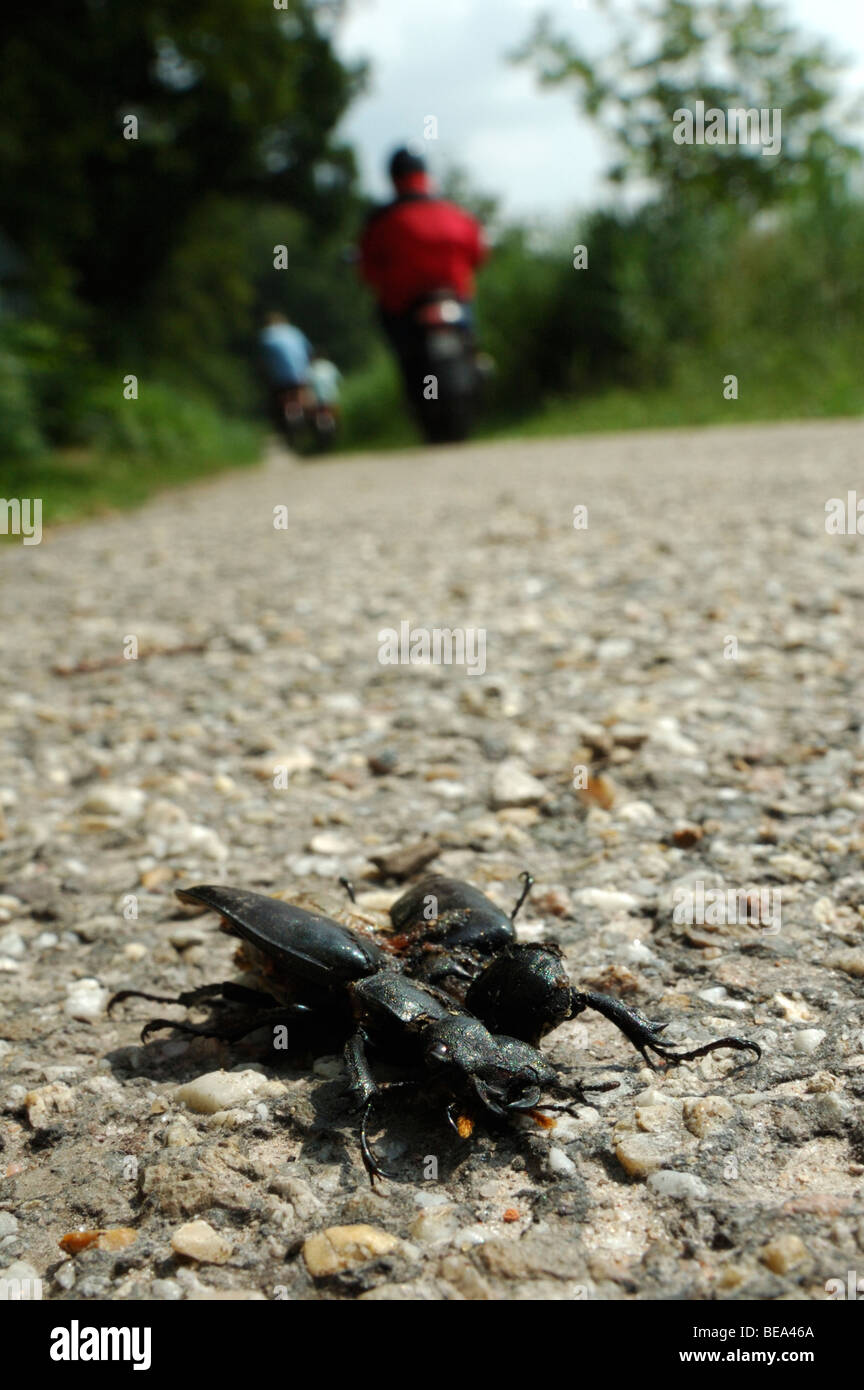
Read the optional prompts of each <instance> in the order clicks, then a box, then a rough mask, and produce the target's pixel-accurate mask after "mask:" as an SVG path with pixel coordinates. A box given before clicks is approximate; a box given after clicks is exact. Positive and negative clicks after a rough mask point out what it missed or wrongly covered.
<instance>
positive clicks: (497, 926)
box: [390, 874, 762, 1070]
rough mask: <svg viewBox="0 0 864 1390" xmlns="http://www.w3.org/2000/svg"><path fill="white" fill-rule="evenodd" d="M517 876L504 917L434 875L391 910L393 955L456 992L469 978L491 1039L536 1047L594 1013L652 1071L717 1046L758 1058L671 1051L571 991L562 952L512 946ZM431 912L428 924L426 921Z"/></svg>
mask: <svg viewBox="0 0 864 1390" xmlns="http://www.w3.org/2000/svg"><path fill="white" fill-rule="evenodd" d="M521 877H522V880H523V884H524V887H523V891H522V894H521V896H520V898H519V900H518V902H517V903H516V906H515V907H514V909H513V912H512V913H511V914H510V917H509V918H507V917H506V916H505V914H504V913H503V912H502V911H501V909H500V908H498V907H496V906H495V904H494V903H493V902H491V901H490V900H489V899H488V898H487V897H486V896H485V894H483V893H481V892H480V890H479V889H478V888H474V887H473V886H472V885H471V884H469V883H461V882H460V881H459V880H457V879H446V878H440V877H438V876H435V875H431V876H429V877H427V878H425V879H422V880H421V881H420V882H419V883H418V884H415V885H414V887H413V888H409V889H408V891H407V892H406V893H403V894H402V896H401V897H400V898H397V900H396V902H395V903H394V904H393V906H392V907H391V908H390V917H391V919H392V921H393V925H394V926H395V927H397V928H398V929H399V930H400V931H401V933H402V936H401V938H397V939H396V948H397V949H398V950H400V952H404V954H405V959H406V963H407V969H408V970H410V971H411V973H412V974H415V973H418V966H419V967H420V968H421V969H422V968H424V962H425V963H426V964H425V969H426V970H427V972H428V976H429V978H433V979H436V980H440V979H443V978H444V977H446V976H453V977H455V978H456V980H457V984H456V986H455V991H456V992H459V991H460V989H461V985H460V984H459V983H458V982H459V981H461V980H465V979H468V980H469V981H470V984H469V987H468V989H467V992H465V994H464V1000H465V1005H466V1008H467V1009H468V1010H469V1012H470V1013H472V1014H474V1015H475V1016H476V1017H477V1018H479V1019H480V1020H481V1021H482V1022H483V1023H484V1024H485V1025H486V1027H487V1028H488V1029H489V1030H490V1031H491V1032H493V1033H504V1034H506V1035H508V1036H510V1037H514V1038H520V1039H522V1041H523V1042H526V1043H531V1044H532V1045H534V1046H535V1047H536V1046H538V1045H539V1043H540V1040H541V1038H544V1037H545V1036H546V1034H547V1033H550V1032H552V1030H553V1029H554V1028H557V1027H558V1026H559V1024H561V1023H564V1022H566V1021H567V1020H568V1019H571V1018H576V1016H577V1015H578V1014H580V1013H582V1012H583V1010H584V1009H594V1010H596V1011H597V1012H598V1013H600V1014H602V1015H603V1017H604V1018H608V1019H609V1021H610V1023H614V1024H615V1026H616V1028H618V1029H620V1031H621V1032H622V1033H623V1034H624V1036H625V1037H626V1038H627V1039H628V1040H629V1041H630V1042H631V1043H632V1044H633V1046H634V1047H635V1048H636V1050H637V1052H639V1053H640V1054H641V1055H642V1057H643V1058H644V1059H645V1061H646V1062H647V1063H648V1066H649V1067H651V1068H652V1070H656V1068H655V1066H654V1063H653V1061H652V1060H651V1058H650V1057H649V1055H648V1049H649V1048H650V1050H651V1051H652V1052H655V1053H656V1054H657V1056H658V1057H660V1058H662V1059H663V1060H664V1061H665V1062H667V1063H669V1064H671V1065H675V1064H676V1063H678V1062H689V1061H692V1060H693V1059H695V1058H696V1057H704V1056H705V1055H706V1054H707V1053H709V1052H716V1051H717V1049H718V1048H720V1047H729V1048H734V1049H737V1050H739V1051H750V1052H753V1053H755V1060H756V1061H758V1059H759V1058H760V1057H761V1056H762V1049H761V1048H760V1046H759V1044H758V1043H753V1042H746V1041H745V1040H744V1039H743V1038H734V1037H724V1038H716V1039H715V1040H714V1041H712V1042H710V1043H706V1044H704V1045H703V1046H702V1047H697V1048H693V1049H692V1050H690V1051H685V1052H678V1051H675V1052H673V1051H672V1050H671V1049H670V1048H669V1047H667V1046H666V1045H665V1044H664V1042H663V1041H662V1039H661V1037H660V1034H661V1033H662V1032H664V1030H665V1029H666V1028H667V1027H668V1024H665V1023H655V1022H652V1020H651V1019H648V1018H646V1017H645V1015H644V1014H642V1013H640V1012H639V1010H638V1009H632V1008H628V1006H627V1005H626V1004H623V1003H622V1002H621V1000H620V999H616V998H614V997H613V996H612V995H608V994H596V993H594V992H593V991H590V990H578V989H574V988H573V987H572V985H571V984H570V980H569V978H568V976H567V971H566V969H565V968H564V962H563V956H562V952H561V948H560V947H559V946H556V945H543V944H539V943H537V944H534V943H532V944H525V945H519V944H517V943H516V941H515V936H516V933H515V929H514V927H513V925H512V924H513V920H514V918H515V916H516V913H517V912H518V911H519V908H520V907H521V906H522V904H523V902H524V901H525V899H526V897H527V896H528V893H529V892H530V889H531V885H532V884H533V882H534V880H533V879H532V878H531V876H530V874H522V875H521ZM430 911H431V912H432V913H433V917H432V918H431V920H430V919H429V918H427V916H426V914H427V913H429V912H430ZM489 956H491V957H492V959H491V960H489V959H488V957H489ZM448 988H450V986H448Z"/></svg>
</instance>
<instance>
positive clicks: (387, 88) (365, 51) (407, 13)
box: [337, 0, 864, 218]
mask: <svg viewBox="0 0 864 1390" xmlns="http://www.w3.org/2000/svg"><path fill="white" fill-rule="evenodd" d="M543 8H544V5H543V3H542V0H350V5H349V12H348V16H347V18H346V19H345V20H344V21H343V22H342V24H341V26H340V28H339V29H338V31H337V47H338V49H339V51H340V53H341V54H342V56H343V57H344V58H351V59H354V58H359V57H366V58H368V59H369V60H370V61H371V65H372V72H371V80H370V86H369V90H368V93H367V95H366V96H365V97H363V98H362V99H361V100H360V101H358V102H357V104H356V105H355V106H354V107H353V109H352V111H351V112H350V114H349V116H348V117H347V119H346V121H345V122H344V123H343V127H342V128H343V131H344V133H345V134H346V135H347V137H348V138H349V139H350V140H351V141H352V142H353V143H354V144H355V146H356V148H357V151H358V155H359V158H360V163H361V169H362V172H363V177H364V182H365V184H366V186H367V187H368V188H369V189H370V191H372V192H373V193H375V194H376V195H378V196H381V195H383V194H384V193H385V192H386V184H385V181H384V178H383V174H382V167H383V163H384V160H385V157H386V154H387V152H388V151H389V150H390V149H391V148H392V147H393V145H394V144H396V143H400V142H402V141H405V140H418V141H420V142H421V143H422V145H423V148H424V149H427V150H430V151H431V152H432V155H431V162H432V166H433V169H434V168H435V166H436V165H437V166H438V167H439V168H440V167H442V166H446V164H447V163H449V162H457V163H460V164H462V165H464V166H465V167H466V168H467V169H468V171H469V173H470V174H471V177H472V182H473V183H475V184H476V185H477V186H478V187H479V188H482V189H484V190H488V191H490V192H492V193H496V194H498V195H499V196H500V197H501V199H502V203H503V206H504V208H505V210H506V211H507V212H508V213H510V214H516V215H521V216H527V217H531V218H543V217H549V216H552V217H554V216H556V215H561V214H563V213H564V212H566V211H569V210H571V209H579V208H584V207H588V206H591V205H592V204H594V203H596V202H597V201H598V199H599V198H600V197H601V196H602V192H603V183H602V177H601V176H602V170H603V169H604V168H605V167H607V165H608V162H609V160H608V152H607V151H606V150H605V149H604V147H603V144H602V142H601V141H600V140H599V138H598V137H597V135H596V134H595V132H594V129H593V127H592V126H591V125H590V124H588V123H587V122H585V121H584V120H583V119H582V118H581V117H580V116H579V115H578V114H577V112H576V110H575V107H574V103H573V100H572V97H568V96H567V95H565V94H564V92H562V91H559V90H555V89H549V88H546V89H543V90H541V89H539V88H538V87H537V86H536V84H535V82H534V81H533V78H532V75H531V72H530V70H529V68H528V67H513V66H512V65H511V64H509V63H508V62H507V58H506V55H507V54H508V52H510V51H512V50H513V49H514V48H515V47H516V46H517V45H518V44H519V43H520V41H521V40H522V39H524V37H525V35H526V34H527V33H528V31H529V30H530V28H531V26H532V21H533V16H534V15H535V14H536V13H537V12H538V11H539V10H541V9H543ZM545 8H548V9H550V10H551V11H552V12H553V13H554V15H555V17H556V23H557V24H558V26H559V28H560V29H562V30H565V31H567V32H569V33H570V34H572V36H573V37H574V38H579V39H580V40H581V41H582V42H584V44H585V46H586V48H588V49H589V50H590V49H591V48H592V47H596V45H597V44H598V42H599V41H600V40H601V39H602V35H603V34H604V33H605V32H606V31H605V30H604V28H603V25H602V22H601V20H600V19H599V18H598V16H597V15H596V13H592V8H593V6H592V0H550V3H547V5H546V6H545ZM787 9H788V12H789V13H790V15H791V16H792V18H793V19H794V20H795V21H796V23H797V24H798V25H799V26H800V27H801V28H802V29H804V30H806V31H809V32H810V33H811V34H813V35H815V36H822V37H824V38H826V39H829V40H830V41H831V42H832V43H833V45H834V47H835V48H836V49H837V50H838V51H839V52H840V53H841V54H848V55H849V56H851V58H852V59H853V63H854V66H853V68H852V70H851V74H850V77H849V78H848V79H847V81H848V83H849V89H850V92H851V91H855V90H856V89H857V91H859V92H860V91H861V90H862V89H864V0H787ZM429 115H435V116H437V118H438V122H439V138H438V140H437V141H434V142H433V141H428V142H426V141H424V140H423V128H424V127H423V122H424V117H426V116H429Z"/></svg>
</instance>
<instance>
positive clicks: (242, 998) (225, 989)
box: [106, 980, 273, 1014]
mask: <svg viewBox="0 0 864 1390" xmlns="http://www.w3.org/2000/svg"><path fill="white" fill-rule="evenodd" d="M124 999H149V1000H151V1001H152V1003H154V1004H182V1005H183V1006H184V1007H185V1008H187V1009H188V1008H191V1007H193V1006H194V1005H195V1004H201V1003H203V1002H204V1000H205V999H228V1000H233V1002H234V1003H237V1004H272V1002H273V1000H272V997H271V996H270V995H269V994H265V993H264V991H263V990H260V989H249V987H248V986H247V985H237V984H235V983H234V981H233V980H225V981H223V982H222V983H221V984H216V985H201V986H199V988H198V989H187V990H184V992H183V993H182V994H177V995H171V994H147V993H145V991H144V990H143V989H121V990H119V991H118V993H117V994H114V995H112V996H111V998H110V999H109V1000H108V1005H107V1008H106V1013H108V1014H110V1012H111V1010H112V1009H113V1008H114V1005H115V1004H120V1003H121V1002H122V1001H123V1000H124Z"/></svg>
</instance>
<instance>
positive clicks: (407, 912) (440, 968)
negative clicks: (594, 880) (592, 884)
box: [339, 873, 534, 988]
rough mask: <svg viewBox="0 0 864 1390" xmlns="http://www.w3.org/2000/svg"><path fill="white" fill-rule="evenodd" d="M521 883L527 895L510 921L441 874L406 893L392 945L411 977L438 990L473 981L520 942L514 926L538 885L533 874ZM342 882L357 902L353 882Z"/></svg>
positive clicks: (395, 912)
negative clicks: (448, 983)
mask: <svg viewBox="0 0 864 1390" xmlns="http://www.w3.org/2000/svg"><path fill="white" fill-rule="evenodd" d="M520 878H521V879H522V892H521V893H520V894H519V897H518V898H517V899H516V902H515V904H514V906H513V909H512V911H511V912H510V915H509V916H508V915H507V914H506V913H505V912H502V910H501V908H500V907H496V906H495V904H494V903H493V902H492V901H491V900H490V899H489V898H487V897H486V894H485V893H481V891H480V889H479V888H474V887H473V886H472V885H471V884H470V883H463V882H462V880H461V879H457V878H445V877H444V876H443V875H442V874H427V876H426V877H425V878H422V879H420V881H419V883H415V884H414V885H413V887H411V888H408V889H406V891H405V892H404V893H403V894H402V896H401V897H399V898H397V899H396V901H395V902H394V903H393V905H392V906H391V908H390V920H391V922H392V923H393V927H394V930H395V932H396V933H397V934H396V935H395V936H391V937H390V938H389V944H390V946H391V948H392V949H393V950H395V951H396V952H397V954H398V955H399V957H400V959H401V960H402V962H403V965H404V968H405V969H406V970H407V972H408V973H409V974H410V975H412V976H413V977H414V978H415V979H418V980H425V981H426V982H427V983H428V984H435V985H437V984H441V983H442V982H443V981H444V980H447V979H456V980H465V981H468V982H470V981H471V980H473V979H474V977H475V975H476V974H477V970H478V968H479V966H478V962H480V961H482V960H485V959H487V958H489V957H494V956H495V955H497V954H498V952H499V951H502V950H504V949H505V948H506V947H507V946H510V945H511V944H513V943H515V941H516V928H515V926H514V923H515V921H516V917H517V914H518V912H519V909H520V908H521V906H522V904H523V903H524V901H525V899H526V898H527V897H528V894H529V893H530V892H531V887H532V885H533V883H534V879H533V878H532V877H531V875H530V874H529V873H523V874H521V875H520ZM339 882H340V883H341V884H342V885H343V886H344V888H345V889H346V891H347V892H348V895H349V897H350V898H351V901H352V902H356V898H355V896H354V889H353V887H352V885H351V884H350V883H349V882H348V880H347V879H345V878H342V879H340V880H339ZM457 988H458V987H457Z"/></svg>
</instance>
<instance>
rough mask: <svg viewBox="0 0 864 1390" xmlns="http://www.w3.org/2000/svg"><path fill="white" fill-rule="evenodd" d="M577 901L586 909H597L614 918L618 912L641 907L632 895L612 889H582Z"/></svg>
mask: <svg viewBox="0 0 864 1390" xmlns="http://www.w3.org/2000/svg"><path fill="white" fill-rule="evenodd" d="M576 901H577V902H580V903H582V904H583V905H584V906H585V907H596V908H597V909H598V910H599V911H600V912H605V913H607V914H608V915H609V916H610V917H614V915H615V913H616V912H629V911H631V910H632V909H633V908H637V907H638V906H639V899H638V898H634V896H633V894H632V893H617V892H615V891H614V889H611V888H580V890H579V892H578V893H577V894H576Z"/></svg>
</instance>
